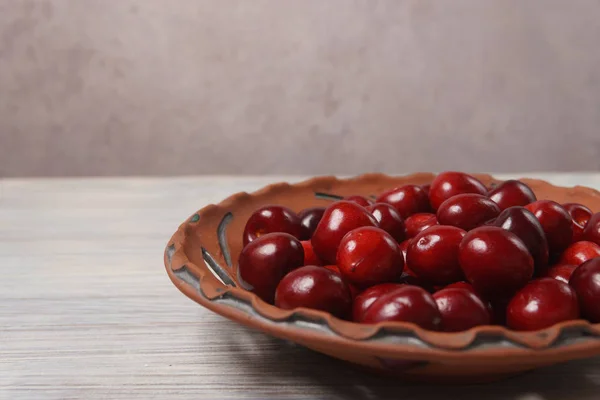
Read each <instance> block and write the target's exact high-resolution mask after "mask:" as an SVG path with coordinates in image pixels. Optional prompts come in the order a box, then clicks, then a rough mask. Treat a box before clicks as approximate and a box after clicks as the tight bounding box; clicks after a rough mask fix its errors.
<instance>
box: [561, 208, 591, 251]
mask: <svg viewBox="0 0 600 400" xmlns="http://www.w3.org/2000/svg"><path fill="white" fill-rule="evenodd" d="M562 207H563V208H564V209H565V210H566V211H567V212H568V213H569V215H570V216H571V218H572V219H573V242H579V241H580V240H582V239H583V230H584V229H585V226H586V225H587V223H588V221H589V220H590V218H592V214H593V213H592V210H590V209H589V208H587V207H586V206H584V205H583V204H579V203H565V204H563V205H562ZM592 242H593V240H592Z"/></svg>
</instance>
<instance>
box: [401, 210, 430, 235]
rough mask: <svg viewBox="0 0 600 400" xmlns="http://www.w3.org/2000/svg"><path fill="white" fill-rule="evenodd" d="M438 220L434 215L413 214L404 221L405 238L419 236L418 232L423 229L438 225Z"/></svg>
mask: <svg viewBox="0 0 600 400" xmlns="http://www.w3.org/2000/svg"><path fill="white" fill-rule="evenodd" d="M438 224H439V223H438V220H437V217H436V216H435V214H429V213H419V214H413V215H411V216H410V217H408V218H406V220H404V226H405V227H406V237H407V238H409V239H410V238H413V237H415V236H417V235H418V234H419V232H421V231H424V230H425V229H427V228H429V227H431V226H434V225H438Z"/></svg>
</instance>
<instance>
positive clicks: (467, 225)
mask: <svg viewBox="0 0 600 400" xmlns="http://www.w3.org/2000/svg"><path fill="white" fill-rule="evenodd" d="M498 214H500V208H499V207H498V205H497V204H496V203H494V202H493V201H492V200H490V199H488V198H487V197H485V196H482V195H480V194H473V193H466V194H459V195H456V196H453V197H450V198H449V199H448V200H446V201H444V202H443V203H442V204H441V205H440V206H439V208H438V210H437V219H438V222H439V223H440V225H452V226H456V227H458V228H461V229H464V230H465V231H470V230H471V229H474V228H477V227H478V226H480V225H483V224H484V223H485V222H486V221H489V220H490V219H493V218H496V217H497V216H498Z"/></svg>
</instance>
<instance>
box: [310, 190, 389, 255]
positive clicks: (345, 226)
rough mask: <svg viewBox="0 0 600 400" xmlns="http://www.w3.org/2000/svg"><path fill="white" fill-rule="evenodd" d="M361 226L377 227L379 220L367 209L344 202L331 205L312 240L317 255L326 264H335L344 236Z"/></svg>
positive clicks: (350, 202)
mask: <svg viewBox="0 0 600 400" xmlns="http://www.w3.org/2000/svg"><path fill="white" fill-rule="evenodd" d="M361 226H377V220H376V219H375V217H374V216H373V215H372V214H371V213H370V212H368V211H367V209H366V208H364V207H363V206H360V205H358V204H356V203H354V202H352V201H344V200H342V201H337V202H335V203H333V204H331V205H330V206H329V207H327V209H326V210H325V213H324V214H323V217H322V218H321V221H320V222H319V224H318V225H317V229H315V232H314V233H313V236H312V238H311V243H312V245H313V249H314V250H315V254H317V256H318V257H319V258H320V259H321V260H323V261H325V262H326V263H328V264H335V258H336V254H337V250H338V247H339V245H340V242H341V241H342V238H343V237H344V235H346V233H348V232H350V231H351V230H353V229H356V228H360V227H361Z"/></svg>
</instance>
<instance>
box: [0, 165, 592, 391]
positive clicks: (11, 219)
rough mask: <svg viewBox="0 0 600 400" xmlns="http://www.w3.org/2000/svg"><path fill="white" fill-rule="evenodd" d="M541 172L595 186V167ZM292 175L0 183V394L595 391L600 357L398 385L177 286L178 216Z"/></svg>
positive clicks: (560, 180) (567, 181)
mask: <svg viewBox="0 0 600 400" xmlns="http://www.w3.org/2000/svg"><path fill="white" fill-rule="evenodd" d="M527 175H528V176H540V175H539V174H537V175H533V174H527ZM542 177H543V178H546V179H548V180H550V181H552V182H555V183H557V184H562V185H573V184H576V183H578V184H584V185H588V186H593V187H596V188H600V174H591V175H590V174H588V175H584V174H570V175H544V176H542ZM297 179H298V178H293V179H292V178H288V179H285V178H281V177H269V178H264V177H263V178H233V177H204V178H169V179H77V180H69V179H58V180H56V179H53V180H51V179H48V180H44V179H39V180H4V181H0V273H1V274H0V399H2V400H5V399H10V400H12V399H113V398H115V399H131V400H134V399H144V400H146V399H188V398H193V399H204V400H206V399H229V398H231V399H314V398H323V399H325V398H326V399H396V398H402V399H406V400H409V399H426V398H439V399H442V398H443V399H460V400H465V399H482V398H486V399H515V400H517V399H518V400H542V399H548V400H550V399H561V400H562V399H577V400H583V399H599V398H600V359H590V360H584V361H578V362H572V363H569V364H565V365H560V366H555V367H550V368H546V369H542V370H539V371H536V372H533V373H530V374H527V375H524V376H521V377H518V378H514V379H510V380H506V381H503V382H499V383H495V384H491V385H486V386H474V387H465V386H456V387H435V386H432V385H427V386H425V385H417V384H406V383H399V382H395V381H392V380H389V379H383V378H379V377H375V376H367V375H364V374H362V373H360V372H358V371H357V370H355V369H353V368H352V367H350V366H348V365H346V364H343V363H341V362H338V361H335V360H332V359H329V358H327V357H325V356H322V355H320V354H317V353H313V352H311V351H309V350H306V349H304V348H301V347H298V346H294V345H291V344H288V343H284V342H282V341H280V340H276V339H273V338H270V337H267V336H265V335H263V334H260V333H257V332H253V331H250V330H248V329H246V328H242V327H240V326H238V325H236V324H234V323H232V322H229V321H228V320H226V319H224V318H221V317H219V316H217V315H214V314H212V313H210V312H208V311H206V310H204V309H203V308H202V307H200V306H198V305H197V304H195V303H193V302H192V301H191V300H188V299H187V298H186V297H184V296H183V295H182V294H180V293H179V292H178V291H177V290H176V289H175V287H174V286H173V285H172V284H171V283H170V281H169V279H168V278H167V276H166V273H165V272H164V268H163V264H162V255H163V249H164V246H165V244H166V242H167V240H168V239H169V237H170V235H171V234H172V232H173V231H174V230H175V229H176V228H177V226H178V225H179V223H180V222H181V221H183V220H184V219H185V218H186V217H188V216H189V215H190V214H191V213H192V212H194V211H196V210H197V209H199V208H200V207H202V206H204V205H205V204H207V203H211V202H218V201H219V200H221V199H223V198H224V197H226V196H227V195H229V194H231V193H233V192H236V191H243V190H245V191H251V190H255V189H258V188H259V187H261V186H264V185H265V184H267V183H270V182H273V181H278V180H297Z"/></svg>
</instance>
